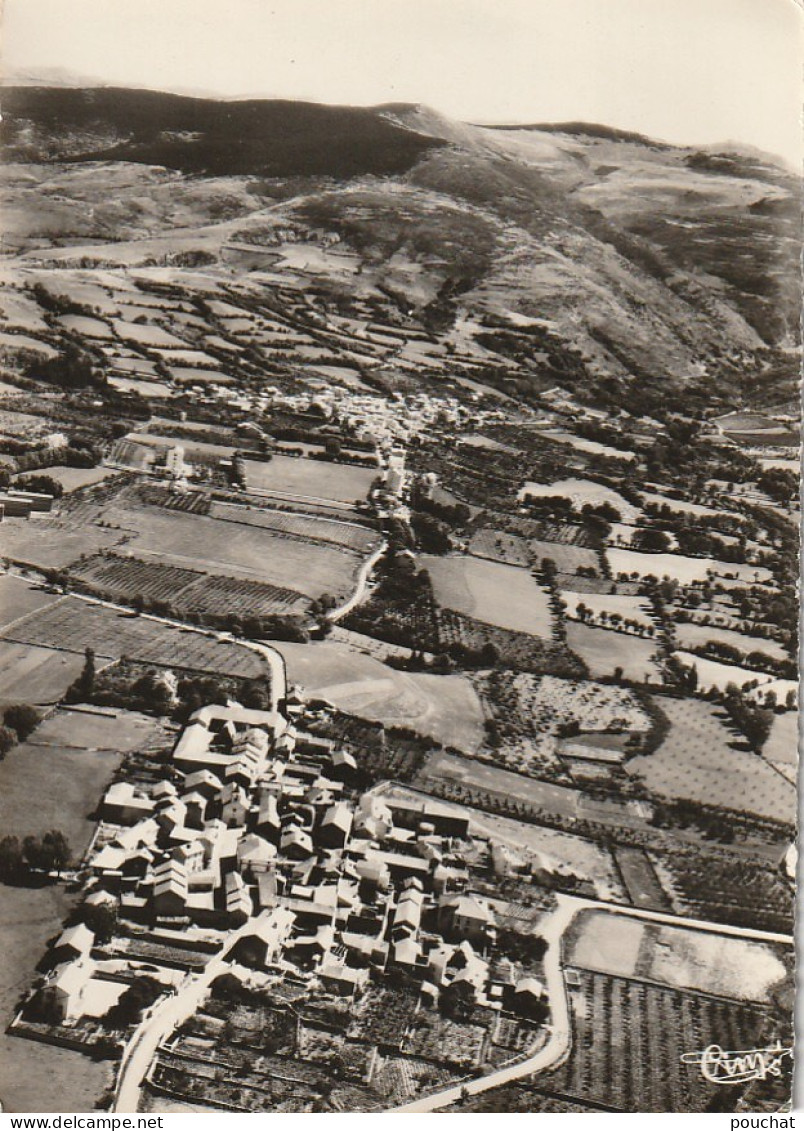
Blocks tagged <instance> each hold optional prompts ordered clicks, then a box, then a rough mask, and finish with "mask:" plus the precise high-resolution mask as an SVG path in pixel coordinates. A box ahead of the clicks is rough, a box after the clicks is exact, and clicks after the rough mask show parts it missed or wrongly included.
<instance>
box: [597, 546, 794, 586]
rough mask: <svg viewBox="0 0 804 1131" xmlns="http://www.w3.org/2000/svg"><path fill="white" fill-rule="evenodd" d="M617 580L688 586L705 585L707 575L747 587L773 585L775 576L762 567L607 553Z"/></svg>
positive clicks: (630, 552)
mask: <svg viewBox="0 0 804 1131" xmlns="http://www.w3.org/2000/svg"><path fill="white" fill-rule="evenodd" d="M606 557H607V558H608V560H609V565H610V567H611V573H612V576H613V577H617V576H618V575H619V574H621V573H624V574H627V575H628V576H629V577H630V576H631V574H632V573H636V574H638V575H639V576H640V577H648V576H650V575H653V577H658V578H662V577H669V578H675V579H676V580H677V581H680V582H681V583H682V584H684V585H689V584H690V583H691V582H693V581H705V580H706V577H707V573H712V574H714V575H715V576H717V577H736V578H739V579H740V580H741V581H744V582H745V583H746V584H749V585H753V584H754V583H758V582H762V581H769V580H770V579H771V576H772V575H771V572H770V570H769V569H765V568H764V567H762V566H753V565H740V564H737V563H733V562H718V561H715V559H714V558H689V557H685V556H684V555H683V554H643V553H640V552H639V551H638V550H618V549H616V548H609V549H608V550H606Z"/></svg>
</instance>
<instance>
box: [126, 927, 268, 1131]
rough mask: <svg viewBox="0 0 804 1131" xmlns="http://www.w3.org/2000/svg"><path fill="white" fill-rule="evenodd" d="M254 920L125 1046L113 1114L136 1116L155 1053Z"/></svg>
mask: <svg viewBox="0 0 804 1131" xmlns="http://www.w3.org/2000/svg"><path fill="white" fill-rule="evenodd" d="M255 922H256V920H255V919H249V920H248V921H247V922H246V923H244V924H243V926H242V927H239V928H238V929H237V930H236V931H233V932H232V933H231V934H230V935H227V937H226V941H225V943H224V945H223V948H222V949H221V950H220V952H219V953H218V954H216V955H214V956H213V957H212V958H211V959H210V960H209V962H208V963H207V964H206V966H205V967H204V969H203V970H202V971H201V972H200V973H198V974H188V975H187V977H186V978H185V979H184V981H183V982H182V983H181V984H180V985H179V987H178V989H177V991H176V993H171V994H168V995H167V997H164V998H163V999H162V1000H161V1001H160V1002H159V1004H158V1005H157V1006H156V1007H155V1008H154V1009H153V1010H149V1011H148V1012H147V1013H146V1014H145V1016H144V1017H143V1019H142V1021H141V1022H140V1024H139V1025H138V1026H137V1028H136V1029H135V1030H134V1033H133V1034H132V1037H131V1040H130V1041H129V1042H128V1044H127V1045H126V1049H125V1051H124V1053H123V1059H122V1060H121V1061H120V1068H119V1070H118V1073H117V1082H116V1084H115V1090H114V1097H113V1100H112V1106H111V1111H116V1112H123V1113H128V1114H131V1113H133V1112H136V1110H137V1105H138V1103H139V1099H140V1091H141V1089H142V1082H143V1080H144V1078H145V1074H146V1073H147V1071H148V1066H149V1065H150V1063H151V1061H152V1060H153V1058H154V1056H155V1055H156V1050H157V1049H158V1048H159V1046H160V1045H161V1044H162V1042H163V1041H164V1040H166V1039H167V1037H169V1036H170V1034H171V1033H172V1032H173V1031H174V1029H176V1028H178V1026H179V1025H181V1024H183V1023H184V1022H185V1021H186V1020H187V1019H188V1018H189V1017H191V1016H192V1015H193V1013H195V1011H196V1010H197V1009H198V1006H199V1005H200V1004H201V1001H202V1000H203V998H204V997H205V996H206V993H207V991H208V990H209V987H210V985H211V984H212V982H214V980H215V978H217V976H218V975H219V974H220V973H222V972H223V971H224V970H225V968H226V960H225V957H224V955H226V954H228V953H229V952H230V951H231V949H232V947H233V946H234V944H235V943H236V942H237V940H238V939H239V938H240V937H241V936H242V935H244V934H247V933H249V932H251V931H253V929H254V924H255Z"/></svg>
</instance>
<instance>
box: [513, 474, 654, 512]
mask: <svg viewBox="0 0 804 1131" xmlns="http://www.w3.org/2000/svg"><path fill="white" fill-rule="evenodd" d="M528 495H530V496H532V497H533V498H542V497H544V496H548V497H551V496H553V495H561V496H563V497H564V498H565V499H570V500H571V501H572V502H573V504H574V505H575V507H576V508H577V509H578V510H580V509H581V507H583V506H585V505H586V504H587V503H591V504H592V506H599V505H600V504H601V503H611V505H612V506H613V507H616V509H617V510H618V511H619V512H620V518H621V519H622V521H623V522H629V523H633V522H634V521H635V520H636V518H637V517H638V516H639V515H640V514H641V513H642V512H641V510H640V509H639V507H635V506H634V505H633V503H629V502H628V501H627V500H626V499H624V498H623V497H622V495H620V494H619V492H617V491H614V490H612V488H611V487H606V486H605V485H604V484H602V483H595V482H594V481H593V480H591V479H559V480H557V481H556V482H555V483H532V482H527V483H525V485H524V486H523V487H522V488H521V490H520V492H519V498H520V499H525V498H527V496H528Z"/></svg>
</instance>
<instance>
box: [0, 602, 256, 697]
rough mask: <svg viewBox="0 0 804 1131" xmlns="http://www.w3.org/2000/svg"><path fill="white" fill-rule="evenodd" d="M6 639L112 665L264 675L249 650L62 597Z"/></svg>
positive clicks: (32, 615) (34, 614)
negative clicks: (124, 660) (123, 661)
mask: <svg viewBox="0 0 804 1131" xmlns="http://www.w3.org/2000/svg"><path fill="white" fill-rule="evenodd" d="M6 638H7V639H9V640H12V641H14V642H15V643H19V644H25V645H28V646H31V645H35V646H37V647H40V648H54V649H58V650H61V651H64V652H72V653H75V654H78V655H83V654H84V650H85V649H86V648H92V649H93V651H94V652H95V655H96V656H97V657H99V658H103V659H109V660H116V659H119V658H120V657H121V656H124V655H125V656H128V657H129V658H130V659H132V660H141V661H142V662H143V663H151V664H160V665H164V666H168V667H169V666H172V665H175V666H176V667H181V668H191V669H195V670H198V671H211V672H217V673H219V674H222V675H236V676H242V677H243V678H244V679H252V678H257V677H259V676H261V675H264V674H265V670H266V668H265V664H264V661H263V660H262V658H261V657H260V656H259V655H258V654H257V653H256V652H253V651H251V650H250V649H248V648H245V647H241V646H239V645H237V644H233V643H230V642H228V641H221V640H217V639H216V638H214V637H212V636H207V635H205V634H202V633H199V632H193V631H191V630H189V629H181V628H174V627H172V626H170V625H165V624H161V623H160V622H158V621H155V620H152V619H151V618H149V617H146V616H142V617H138V616H135V615H134V614H129V613H121V612H119V611H118V610H117V609H113V608H109V607H107V606H105V605H99V604H95V603H94V602H91V601H82V600H81V599H80V598H78V597H65V598H64V600H63V601H60V602H59V603H58V604H57V605H52V606H50V607H49V608H46V609H43V610H41V611H40V612H36V613H32V614H31V615H30V616H29V617H27V618H26V619H25V620H23V621H20V622H18V623H16V624H15V625H14V626H13V628H12V629H11V630H10V631H9V632H7V634H6Z"/></svg>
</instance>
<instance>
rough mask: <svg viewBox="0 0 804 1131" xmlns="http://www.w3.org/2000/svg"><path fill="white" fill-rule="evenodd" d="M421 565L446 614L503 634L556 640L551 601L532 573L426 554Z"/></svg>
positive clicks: (491, 563)
mask: <svg viewBox="0 0 804 1131" xmlns="http://www.w3.org/2000/svg"><path fill="white" fill-rule="evenodd" d="M420 560H421V563H422V566H423V567H424V568H425V569H426V570H428V572H429V573H430V577H431V579H432V583H433V590H434V592H435V598H436V601H438V603H439V604H440V605H442V606H443V607H444V608H447V609H453V610H454V611H455V612H458V613H464V614H465V615H466V616H470V617H474V618H475V620H479V621H482V622H483V623H484V624H492V625H497V626H498V627H499V628H508V629H513V630H514V631H516V632H526V633H529V634H530V635H532V636H539V637H542V638H545V637H546V638H549V637H551V636H552V634H553V615H552V612H551V610H550V604H549V598H548V595H547V593H546V591H545V590H544V589H543V588H542V587H541V586H540V585H538V584H537V583H536V581H534V579H533V577H532V576H531V574H530V572H529V571H528V570H526V569H522V568H519V567H516V566H508V565H501V564H500V563H499V562H490V561H487V560H486V559H485V558H474V557H468V556H457V555H455V556H452V557H445V558H442V557H436V556H434V555H429V554H422V555H421V559H420Z"/></svg>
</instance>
